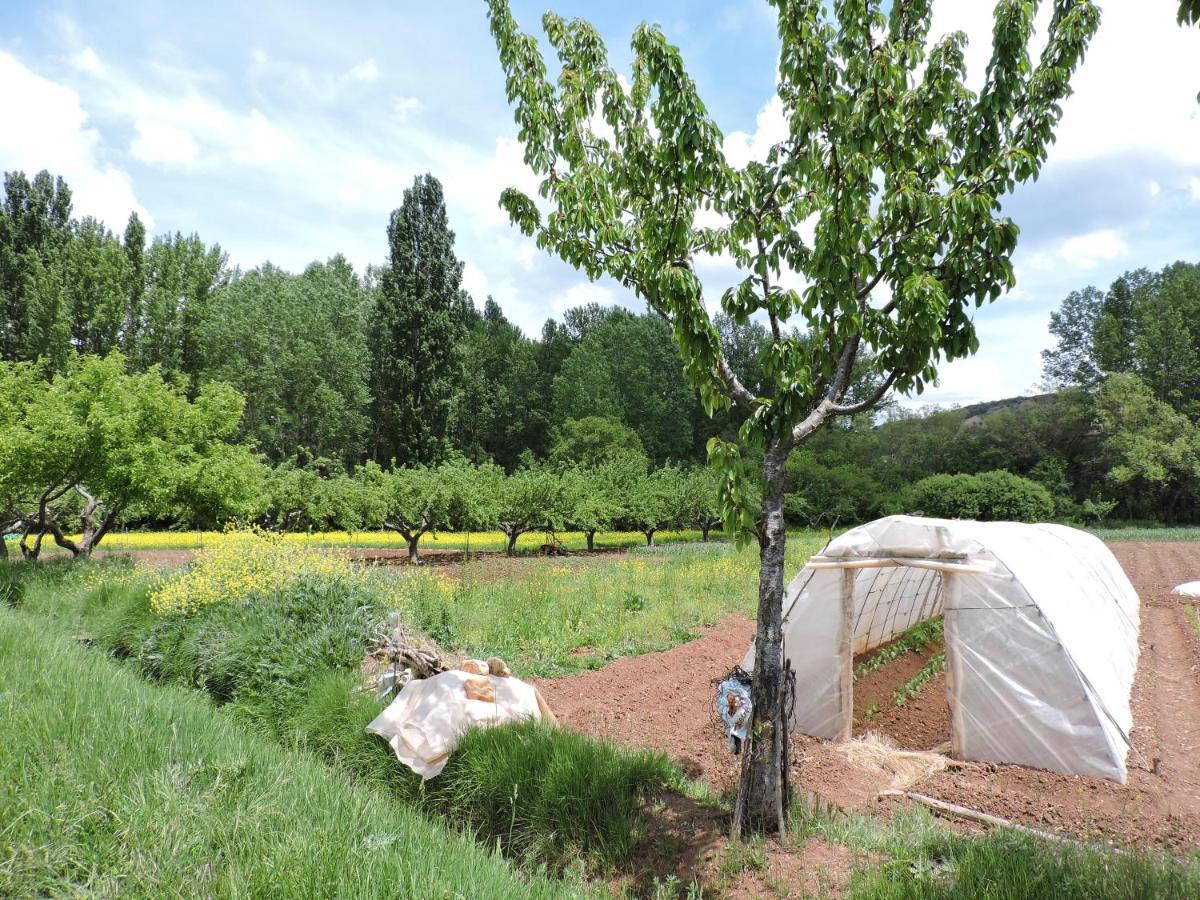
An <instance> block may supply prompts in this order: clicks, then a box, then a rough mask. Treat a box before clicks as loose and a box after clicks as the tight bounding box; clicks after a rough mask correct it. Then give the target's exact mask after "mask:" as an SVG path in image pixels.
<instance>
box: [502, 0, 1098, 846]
mask: <svg viewBox="0 0 1200 900" xmlns="http://www.w3.org/2000/svg"><path fill="white" fill-rule="evenodd" d="M771 3H772V5H773V6H774V7H776V10H777V12H778V23H779V36H780V41H781V50H780V56H779V69H778V71H779V85H778V99H779V101H780V104H781V109H782V113H783V116H784V118H785V120H786V123H787V135H786V136H785V137H784V138H783V139H782V140H781V141H779V142H778V143H777V144H775V145H774V146H773V147H771V148H770V150H769V151H768V152H767V153H766V154H765V157H764V158H762V159H757V160H753V161H751V162H748V163H747V164H745V165H744V166H741V167H737V166H734V165H732V164H731V163H730V161H729V160H728V159H727V158H726V155H725V152H724V149H723V138H722V134H721V132H720V130H719V129H718V127H717V125H716V123H715V122H714V121H713V119H712V118H711V117H710V116H709V114H708V111H707V109H706V107H705V106H704V104H703V102H702V101H701V100H700V98H699V96H698V94H697V91H696V85H695V82H694V81H693V80H692V78H691V77H690V76H689V75H688V74H687V71H686V70H685V68H684V64H683V59H682V57H681V55H680V53H679V50H678V49H677V48H676V47H674V46H672V45H671V44H669V43H668V42H667V40H666V38H665V37H664V35H663V34H662V32H661V31H659V30H658V29H657V28H655V27H652V26H649V25H642V26H640V27H639V28H638V29H637V31H636V32H635V33H634V35H633V39H632V56H633V71H632V76H631V78H630V79H629V80H628V82H625V81H623V80H622V79H621V78H620V77H618V75H617V73H616V72H615V71H614V69H613V68H612V67H611V66H610V65H609V63H608V59H607V55H606V51H605V48H604V45H603V42H602V41H601V39H600V36H599V34H598V33H597V32H596V30H595V29H594V28H593V27H592V26H591V25H589V24H588V23H586V22H584V21H581V20H573V21H570V22H567V21H564V20H563V19H562V18H560V17H559V16H557V15H555V14H554V13H547V14H546V15H545V16H544V18H543V26H544V29H545V31H546V35H547V37H548V38H549V42H550V45H551V46H552V47H553V48H554V50H555V51H556V53H557V56H558V62H557V65H556V70H557V73H558V74H557V78H556V79H554V80H552V79H551V78H550V77H549V76H548V69H547V65H546V62H545V60H544V59H543V56H542V53H541V50H540V49H539V47H538V44H537V41H536V40H535V39H534V38H533V37H532V36H530V35H527V34H524V33H522V32H521V31H520V30H519V28H518V26H517V23H516V21H515V20H514V19H513V16H512V14H511V12H510V10H509V4H508V2H507V0H489V3H488V11H489V18H490V24H491V29H492V33H493V35H494V37H495V39H496V45H497V48H498V51H499V57H500V62H501V65H502V67H503V69H504V73H505V76H506V79H507V81H506V87H507V93H508V97H509V99H510V101H512V102H513V103H514V105H515V116H516V121H517V124H518V126H519V137H520V139H521V141H522V143H523V145H524V151H525V162H526V164H527V165H529V166H530V167H531V168H532V169H533V170H534V172H536V173H537V174H538V175H539V176H540V177H541V178H542V183H541V190H540V193H541V195H542V199H543V204H542V206H539V204H538V203H537V202H535V201H534V200H533V199H532V198H530V197H528V196H525V195H524V194H522V193H520V192H518V191H516V190H512V189H510V190H507V191H505V192H504V194H503V196H502V198H501V204H502V205H503V207H504V208H505V209H506V210H507V211H508V213H509V215H510V217H511V218H512V220H513V222H514V223H515V224H516V225H517V226H518V227H519V228H520V229H521V230H522V231H523V232H525V233H526V234H528V235H534V236H536V238H537V241H538V245H539V246H541V247H542V248H544V249H546V250H548V251H550V252H552V253H555V254H557V255H558V256H560V257H562V258H563V259H564V260H566V261H567V262H569V263H571V264H572V265H574V266H576V267H578V268H581V269H582V270H583V271H584V272H585V273H586V274H587V275H588V276H589V277H591V278H599V277H600V276H602V275H607V276H609V277H611V278H613V279H615V280H616V281H618V282H619V283H621V284H622V285H624V286H625V287H626V288H628V289H629V290H631V291H633V292H634V293H636V294H637V295H638V296H639V297H641V298H642V299H643V300H645V301H646V303H647V304H648V305H649V306H650V307H651V309H653V310H654V311H656V312H657V313H659V314H660V315H661V316H662V317H663V318H664V319H665V320H666V321H667V322H668V323H669V324H670V326H671V328H672V331H673V335H674V338H675V340H676V342H677V343H678V345H679V347H680V350H681V353H682V356H683V360H684V367H685V369H686V371H687V374H688V375H689V377H690V378H691V380H692V382H693V383H694V384H695V386H696V387H697V388H698V389H699V390H700V394H701V400H702V402H703V403H704V405H705V408H706V410H707V411H708V412H709V414H710V415H711V414H712V412H713V411H714V410H716V409H718V408H721V407H727V406H729V405H730V404H734V405H736V406H738V407H740V408H741V410H742V411H743V414H744V416H745V419H744V422H743V424H742V425H741V428H740V439H741V443H743V444H747V445H750V446H752V447H754V448H755V449H756V450H757V452H758V453H760V454H761V457H760V458H761V473H760V477H761V480H762V482H763V489H762V501H761V505H760V506H759V507H757V508H755V509H751V508H749V507H748V505H747V504H746V503H744V502H743V501H742V500H741V499H740V498H741V496H742V495H741V493H740V491H739V490H738V488H737V484H736V481H737V480H736V479H735V478H732V477H730V478H728V479H727V485H726V488H725V496H726V507H727V512H728V516H727V518H728V519H729V520H730V523H731V525H734V526H735V527H736V530H737V531H738V533H739V534H742V535H745V534H747V533H749V532H753V533H755V534H756V535H757V539H758V542H759V548H760V549H759V554H760V576H759V592H758V601H759V608H758V628H757V634H756V637H755V665H754V673H755V675H754V685H753V689H752V698H753V707H754V711H753V715H754V724H753V727H752V728H751V734H752V736H753V737H752V738H751V740H750V741H749V742H748V746H747V750H746V752H745V753H744V756H743V759H742V775H741V781H740V784H739V790H738V800H737V804H736V807H735V813H734V822H733V825H734V830H735V832H740V831H742V830H743V829H744V827H746V826H749V825H760V824H769V823H771V822H775V823H778V827H779V828H780V830H783V828H784V820H785V815H786V810H787V807H788V786H787V778H786V773H787V771H788V768H789V762H788V758H787V756H788V754H787V734H786V730H785V728H784V725H785V721H786V720H785V717H784V715H785V711H784V709H783V708H782V698H783V696H784V690H783V685H784V677H785V676H784V659H783V652H782V623H781V618H782V598H783V561H784V540H785V533H784V519H783V497H784V466H785V463H786V461H787V458H788V454H789V453H790V452H791V451H792V449H793V448H794V447H796V446H797V445H798V444H801V443H803V442H804V441H805V440H807V439H808V438H809V436H810V435H812V434H814V433H815V432H816V431H818V430H819V429H820V428H821V427H822V426H824V425H825V424H826V423H828V422H830V421H831V420H833V419H835V418H837V417H839V416H849V415H853V414H855V413H859V412H862V411H865V410H868V409H871V408H872V407H873V406H875V405H876V404H878V403H879V402H880V401H881V400H883V398H884V397H885V396H886V395H887V394H888V392H889V391H891V390H898V391H902V392H919V391H921V390H922V389H923V388H924V387H925V385H927V384H929V383H930V382H931V381H933V380H934V378H936V376H937V365H938V363H939V362H940V361H942V360H952V359H958V358H961V357H964V356H967V355H969V354H970V353H972V352H974V351H975V349H976V348H977V346H978V341H977V338H976V335H975V327H974V323H973V321H972V317H971V311H972V309H973V308H974V307H976V306H979V305H982V304H983V303H986V302H988V301H991V300H995V299H996V298H997V297H999V296H1000V295H1001V294H1002V293H1004V291H1005V290H1006V289H1008V288H1010V287H1011V286H1012V284H1013V268H1012V263H1011V257H1012V253H1013V250H1014V248H1015V247H1016V243H1017V227H1016V225H1015V224H1014V223H1013V222H1012V221H1010V220H1009V219H1007V218H1004V217H1003V216H1002V215H1001V213H1000V208H1001V203H1000V201H1001V198H1002V197H1004V196H1005V195H1006V194H1008V193H1009V192H1010V191H1012V189H1013V188H1014V187H1016V185H1017V184H1019V183H1021V182H1024V181H1027V180H1028V179H1031V178H1034V177H1035V176H1036V175H1037V174H1038V172H1039V170H1040V168H1041V166H1042V164H1043V162H1044V161H1045V158H1046V150H1047V147H1048V146H1049V144H1050V142H1051V141H1052V139H1053V135H1054V127H1055V125H1056V124H1057V122H1058V120H1059V117H1060V115H1061V104H1062V101H1063V100H1064V98H1066V97H1067V96H1068V94H1069V93H1070V78H1071V75H1072V73H1073V72H1074V70H1075V68H1076V66H1077V65H1078V64H1079V63H1080V61H1081V60H1082V57H1083V54H1084V50H1085V48H1086V46H1087V44H1088V41H1089V39H1090V38H1091V36H1092V34H1093V33H1094V32H1095V30H1096V28H1097V26H1098V24H1099V12H1098V10H1097V9H1096V7H1095V6H1094V5H1093V4H1092V3H1091V2H1088V0H1054V9H1053V15H1052V17H1051V20H1050V25H1049V33H1048V35H1047V42H1046V45H1045V49H1044V50H1043V51H1042V54H1041V56H1040V58H1039V59H1037V60H1036V61H1034V60H1031V58H1030V51H1029V45H1030V43H1031V40H1032V37H1033V21H1034V16H1035V13H1036V11H1037V3H1036V2H1034V0H1001V2H999V3H997V5H996V11H995V26H994V33H993V48H992V54H991V59H990V62H989V64H988V67H987V73H986V79H985V82H984V84H983V87H982V89H981V90H980V91H979V92H978V93H976V92H974V91H972V90H971V89H969V88H968V87H967V85H966V81H967V71H966V64H965V61H964V55H963V49H964V46H965V44H966V36H965V35H964V34H963V33H961V32H955V33H952V34H950V35H947V36H945V37H942V38H936V39H934V40H932V41H931V40H930V34H929V29H930V17H931V3H932V0H910V2H903V3H893V4H891V7H890V13H889V14H887V15H885V14H884V13H883V11H882V4H881V2H880V0H863V2H858V3H850V2H847V0H835V2H834V3H833V4H832V9H830V8H828V6H827V3H826V2H825V0H771ZM543 207H548V209H546V210H545V211H543ZM711 256H727V257H729V258H730V259H731V260H732V261H733V262H734V263H735V264H736V265H737V266H738V267H739V268H740V269H741V271H742V273H743V275H744V278H743V280H742V281H741V282H740V283H738V284H737V285H736V286H735V287H733V288H731V289H730V290H728V291H726V292H725V293H724V295H723V296H722V297H721V302H720V306H721V308H722V309H723V311H724V312H725V313H727V314H728V315H730V316H731V317H733V318H734V319H735V320H736V321H737V322H739V323H741V322H745V321H747V320H748V319H750V317H751V316H754V317H756V318H758V319H761V320H764V321H765V322H766V323H767V325H768V327H769V329H770V340H769V343H768V344H767V346H766V347H765V348H764V349H763V350H762V352H761V354H760V362H761V366H762V377H763V380H762V382H761V383H760V385H759V386H758V388H757V389H752V388H751V387H749V386H748V385H747V381H746V379H745V378H743V377H742V376H741V375H740V374H739V373H738V372H736V371H735V370H734V369H733V367H732V365H731V364H730V361H729V359H728V358H727V357H726V356H725V355H724V353H723V351H722V347H721V342H720V338H719V335H718V332H717V329H716V327H715V326H714V322H713V319H712V317H711V316H710V313H709V311H708V309H707V307H706V306H705V303H704V285H703V284H702V283H701V280H700V277H699V275H698V267H697V263H698V262H701V261H702V260H704V259H706V258H709V257H711ZM788 270H790V271H791V272H794V273H796V275H798V276H799V281H798V282H797V284H802V285H803V287H793V286H790V285H789V282H788V281H787V280H786V279H785V278H784V273H785V272H786V271H788ZM789 326H791V327H789ZM860 357H866V358H869V360H870V364H871V367H872V368H873V370H874V372H875V373H876V378H875V382H874V384H873V386H872V387H871V388H870V389H869V390H866V391H864V392H862V393H859V392H858V391H857V390H854V389H853V384H854V380H853V378H852V375H853V372H854V370H855V365H856V362H857V361H858V360H859V359H860ZM739 453H740V450H739V446H738V445H737V444H735V443H732V442H731V443H724V442H721V441H710V445H709V454H710V457H711V458H712V459H713V460H714V461H715V462H717V463H718V464H721V465H722V466H725V467H727V468H728V469H729V471H731V472H732V471H734V468H733V466H734V464H735V463H736V460H737V458H738V456H739Z"/></svg>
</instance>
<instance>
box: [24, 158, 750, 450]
mask: <svg viewBox="0 0 1200 900" xmlns="http://www.w3.org/2000/svg"><path fill="white" fill-rule="evenodd" d="M387 236H388V245H389V256H388V259H387V260H386V261H385V262H384V263H383V264H382V265H378V266H371V267H369V268H368V270H367V271H366V272H365V273H363V274H362V275H360V274H358V273H356V272H355V270H354V269H353V267H351V266H350V264H349V263H348V262H347V261H346V259H345V258H344V257H343V256H341V255H335V256H332V257H331V258H330V259H328V260H327V261H325V262H323V263H322V262H314V263H312V264H311V265H309V266H308V267H307V268H306V269H305V270H304V271H303V272H301V273H299V274H294V273H290V272H286V271H284V270H282V269H280V268H278V267H277V266H274V265H272V264H270V263H264V264H263V265H261V266H258V267H257V268H254V269H252V270H250V271H241V270H239V269H237V268H234V267H231V266H230V264H229V261H228V257H227V254H226V253H225V252H224V251H223V250H222V249H221V246H220V245H219V244H216V243H206V242H205V241H204V240H202V239H201V238H200V237H199V236H198V235H195V234H192V235H187V236H185V235H183V234H179V233H176V234H168V235H159V236H155V237H153V238H149V237H148V235H147V233H146V228H145V226H144V225H143V223H142V222H141V221H140V220H139V218H138V216H137V215H136V214H134V215H131V217H130V219H129V222H128V225H127V226H126V228H125V230H124V232H123V233H122V234H121V235H116V234H114V233H112V232H110V231H109V230H108V229H106V228H105V226H104V225H103V224H102V223H100V222H98V221H97V220H95V219H93V218H89V217H84V218H82V219H77V218H75V217H74V216H73V214H72V200H71V191H70V188H69V186H68V185H67V184H66V183H65V182H64V180H63V179H62V178H59V177H54V176H52V175H51V174H50V173H48V172H41V173H39V174H37V175H36V176H34V177H33V178H32V179H30V178H27V177H26V176H25V175H24V174H23V173H21V172H8V173H6V174H5V177H4V197H3V204H2V207H0V305H2V306H3V321H0V359H2V360H5V361H9V362H22V361H26V362H35V361H36V362H38V364H39V366H40V369H39V371H42V372H43V373H45V374H47V375H49V374H53V373H59V372H64V371H67V369H68V368H69V366H70V361H71V358H72V357H74V356H86V355H98V356H105V355H108V354H111V353H116V352H119V353H120V354H121V356H122V359H123V360H124V363H125V366H126V368H127V370H128V371H129V372H132V373H136V372H146V371H148V370H149V369H150V368H151V367H158V369H159V370H160V371H161V372H162V374H163V376H164V377H165V378H167V379H168V380H172V381H179V382H180V383H182V384H185V385H186V392H187V393H188V395H189V396H192V397H194V396H196V395H197V394H198V393H199V392H200V391H201V390H202V389H203V388H204V386H205V385H208V384H212V383H218V382H219V383H223V384H227V385H229V386H231V387H233V388H234V389H236V390H237V391H238V392H240V393H241V394H242V396H243V397H244V400H245V408H244V411H243V415H242V419H241V421H240V422H239V424H238V426H237V429H236V432H235V438H236V439H237V440H239V441H242V442H245V443H249V444H251V445H252V446H253V447H254V448H255V449H256V450H257V451H259V452H261V453H262V454H263V455H264V457H265V458H266V459H267V460H268V461H269V462H270V463H271V464H276V465H277V464H283V463H289V464H292V465H301V466H313V467H315V468H316V469H318V470H319V471H322V472H329V471H335V470H346V469H349V468H353V467H355V466H357V465H359V464H361V463H363V462H365V461H367V460H373V461H375V462H376V463H378V464H380V465H382V466H385V467H386V466H390V465H391V464H392V462H393V460H394V461H395V462H396V464H398V465H417V464H426V465H428V464H437V463H438V462H440V461H442V460H444V459H448V458H450V457H452V456H454V455H456V454H457V455H462V456H465V457H466V458H468V459H470V460H471V461H473V462H475V463H483V462H489V461H490V462H494V463H496V464H497V465H499V466H501V467H502V468H504V469H505V470H506V471H512V470H514V469H515V468H517V466H518V465H519V464H520V463H521V461H522V459H523V458H525V459H526V460H529V459H542V460H545V459H547V458H549V456H550V454H551V452H552V451H553V448H554V445H555V443H556V441H557V440H558V439H559V438H560V436H561V434H562V432H563V431H564V429H569V428H570V427H571V425H570V423H572V422H573V421H576V420H579V419H583V418H587V417H589V416H593V415H599V416H601V417H603V418H606V419H608V420H610V421H612V422H615V423H618V424H621V425H623V426H625V427H626V428H628V429H630V430H631V431H632V432H633V433H634V434H635V435H636V436H637V442H638V444H639V445H640V447H641V449H642V451H643V452H644V453H645V454H646V456H647V458H648V459H649V460H650V461H651V462H652V463H654V464H655V465H662V464H664V463H666V462H668V461H671V460H674V461H680V462H682V461H693V460H700V459H702V458H703V457H704V448H705V442H706V441H707V440H708V438H709V437H711V436H712V435H714V434H717V433H720V432H721V431H722V430H726V431H728V430H729V429H730V428H731V427H733V425H735V424H736V423H732V424H731V421H730V420H729V418H728V417H723V418H721V419H719V420H717V421H712V420H709V419H708V417H707V416H706V415H705V414H704V411H703V410H702V408H701V406H700V404H699V402H698V400H697V398H696V395H695V392H694V391H693V390H692V389H691V387H690V386H689V385H688V383H687V381H686V379H685V377H684V374H683V363H682V360H681V357H680V355H679V351H678V349H677V348H676V346H675V343H674V342H673V340H672V339H671V332H670V328H669V326H668V325H667V324H666V323H665V322H664V321H663V320H662V319H661V317H658V316H655V315H652V314H637V313H633V312H629V311H627V310H624V309H622V308H619V307H609V308H605V307H601V306H598V305H594V304H593V305H587V306H581V307H578V308H575V309H570V310H568V311H567V312H566V314H565V315H564V316H563V318H562V320H561V321H556V320H554V319H550V320H548V321H547V322H546V323H545V325H544V327H543V329H542V332H541V334H540V335H539V336H538V337H536V338H529V337H526V336H525V334H523V333H522V331H521V330H520V329H519V328H518V327H517V326H515V325H514V324H513V323H512V322H510V321H509V320H508V319H507V318H506V317H505V316H504V313H503V312H502V310H501V307H500V304H499V303H497V302H496V301H495V300H493V299H492V298H491V297H488V298H486V299H484V300H483V303H482V306H481V307H480V306H477V305H476V303H475V300H474V299H473V298H471V297H470V296H469V295H468V294H467V293H466V292H465V291H464V290H463V289H462V271H463V263H462V262H461V261H460V260H459V258H458V256H457V255H456V251H455V247H454V232H453V231H452V230H451V228H450V223H449V220H448V216H447V213H446V206H445V201H444V198H443V194H442V187H441V184H440V183H439V182H438V180H437V179H436V178H434V177H432V176H429V175H424V176H421V177H418V178H416V179H415V181H414V183H413V186H412V188H410V189H408V190H406V191H405V193H404V196H403V202H402V203H401V205H400V207H399V208H397V209H396V210H395V211H394V212H393V213H392V215H391V217H390V220H389V222H388V225H387ZM722 328H723V331H724V332H725V333H726V335H727V337H728V340H729V341H730V342H731V343H732V344H741V345H745V344H746V341H747V340H748V339H750V340H752V339H753V338H754V336H755V329H754V328H753V327H751V328H749V329H747V328H746V327H739V326H736V325H735V324H734V323H733V322H732V321H730V320H726V321H724V322H723V325H722Z"/></svg>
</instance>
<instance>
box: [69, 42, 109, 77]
mask: <svg viewBox="0 0 1200 900" xmlns="http://www.w3.org/2000/svg"><path fill="white" fill-rule="evenodd" d="M71 65H73V66H74V67H75V68H76V69H78V70H79V71H80V72H87V73H88V74H89V75H97V76H103V75H104V72H105V69H104V63H103V62H101V61H100V57H99V56H97V55H96V51H95V50H93V49H92V48H91V47H84V48H83V49H82V50H80V51H79V52H78V53H76V54H75V55H74V56H72V57H71Z"/></svg>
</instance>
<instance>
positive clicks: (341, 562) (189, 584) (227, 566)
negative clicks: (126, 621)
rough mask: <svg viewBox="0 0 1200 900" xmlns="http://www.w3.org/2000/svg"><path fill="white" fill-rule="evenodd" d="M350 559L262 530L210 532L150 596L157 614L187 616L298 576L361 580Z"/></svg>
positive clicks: (251, 596)
mask: <svg viewBox="0 0 1200 900" xmlns="http://www.w3.org/2000/svg"><path fill="white" fill-rule="evenodd" d="M362 574H363V573H362V572H361V570H358V569H357V568H356V567H355V566H354V564H353V563H351V562H350V561H349V560H347V559H345V558H344V557H342V556H340V555H337V554H333V553H322V552H320V551H317V550H313V549H309V548H307V547H304V546H301V545H297V544H295V543H294V542H290V541H287V540H285V539H284V538H283V537H282V536H280V535H276V534H271V533H268V532H262V531H240V532H239V531H234V532H227V533H225V534H221V535H214V536H212V539H211V541H210V542H208V543H207V546H206V547H205V549H204V550H203V551H201V553H200V554H199V555H198V556H197V557H196V559H195V560H194V561H193V562H192V564H191V565H190V566H189V567H188V568H187V569H185V570H184V571H183V572H181V573H180V574H179V575H178V576H176V577H175V578H172V579H169V580H167V581H166V582H164V583H163V584H162V585H161V586H160V587H158V588H157V589H156V590H154V591H153V592H152V593H151V594H150V608H151V609H152V610H154V612H156V613H158V614H159V615H168V614H171V613H183V614H185V615H189V614H191V613H194V612H196V611H197V610H199V609H202V608H204V607H205V606H209V605H211V604H213V603H225V602H229V601H238V600H242V601H245V600H253V599H256V598H259V597H263V596H268V595H270V594H273V593H276V592H279V591H284V590H287V589H288V588H289V587H290V586H291V585H293V584H295V583H296V582H297V581H298V580H299V579H301V578H309V577H318V578H321V577H325V578H345V579H351V578H359V577H362Z"/></svg>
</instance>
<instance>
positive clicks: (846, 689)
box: [838, 569, 855, 741]
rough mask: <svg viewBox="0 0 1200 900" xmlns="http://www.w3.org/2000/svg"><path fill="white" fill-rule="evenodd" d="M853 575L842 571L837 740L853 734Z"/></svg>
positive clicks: (842, 739)
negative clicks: (840, 716) (839, 724)
mask: <svg viewBox="0 0 1200 900" xmlns="http://www.w3.org/2000/svg"><path fill="white" fill-rule="evenodd" d="M854 577H855V572H854V570H853V569H846V570H845V571H844V572H842V670H841V684H840V686H839V691H838V694H839V696H840V697H841V713H842V723H841V728H840V729H839V730H838V740H839V741H848V740H850V738H851V736H852V735H853V734H854Z"/></svg>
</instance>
